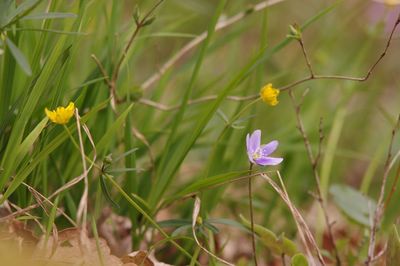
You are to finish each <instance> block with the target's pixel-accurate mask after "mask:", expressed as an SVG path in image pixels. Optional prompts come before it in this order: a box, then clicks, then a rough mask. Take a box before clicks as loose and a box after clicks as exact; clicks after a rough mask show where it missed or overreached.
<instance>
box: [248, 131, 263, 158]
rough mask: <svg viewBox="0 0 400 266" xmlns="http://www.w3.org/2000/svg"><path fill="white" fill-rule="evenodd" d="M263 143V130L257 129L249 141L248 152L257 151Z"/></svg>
mask: <svg viewBox="0 0 400 266" xmlns="http://www.w3.org/2000/svg"><path fill="white" fill-rule="evenodd" d="M260 145H261V130H259V129H257V130H255V131H254V132H253V134H251V136H250V138H249V141H248V143H247V152H248V153H252V154H253V153H255V152H256V150H257V149H258V148H259V147H260Z"/></svg>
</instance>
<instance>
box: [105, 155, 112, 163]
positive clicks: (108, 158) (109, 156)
mask: <svg viewBox="0 0 400 266" xmlns="http://www.w3.org/2000/svg"><path fill="white" fill-rule="evenodd" d="M112 161H113V160H112V157H111V154H109V155H107V156H106V157H104V159H103V163H104V164H107V165H108V164H112Z"/></svg>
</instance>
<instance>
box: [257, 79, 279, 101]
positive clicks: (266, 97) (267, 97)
mask: <svg viewBox="0 0 400 266" xmlns="http://www.w3.org/2000/svg"><path fill="white" fill-rule="evenodd" d="M278 95H279V90H278V89H275V88H274V87H272V84H271V83H268V84H267V85H265V86H264V87H262V88H261V90H260V97H261V99H262V100H263V101H264V102H266V103H267V104H268V105H271V106H275V105H277V104H278V103H279V101H278Z"/></svg>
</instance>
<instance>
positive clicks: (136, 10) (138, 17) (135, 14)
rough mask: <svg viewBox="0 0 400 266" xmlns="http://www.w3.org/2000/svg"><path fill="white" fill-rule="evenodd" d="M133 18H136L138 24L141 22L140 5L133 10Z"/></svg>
mask: <svg viewBox="0 0 400 266" xmlns="http://www.w3.org/2000/svg"><path fill="white" fill-rule="evenodd" d="M132 16H133V19H134V20H135V22H136V24H139V21H140V10H139V6H136V7H135V10H134V11H133V15H132Z"/></svg>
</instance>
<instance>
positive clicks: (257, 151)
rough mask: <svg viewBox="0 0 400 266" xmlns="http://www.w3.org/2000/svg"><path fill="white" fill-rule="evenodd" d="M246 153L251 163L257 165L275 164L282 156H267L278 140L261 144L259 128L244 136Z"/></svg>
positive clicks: (275, 146)
mask: <svg viewBox="0 0 400 266" xmlns="http://www.w3.org/2000/svg"><path fill="white" fill-rule="evenodd" d="M246 145H247V155H248V156H249V160H250V162H251V163H254V164H258V165H277V164H280V163H281V162H282V161H283V158H274V157H269V155H270V154H271V153H273V152H274V151H275V150H276V148H277V147H278V141H277V140H273V141H271V142H270V143H268V144H265V145H261V130H255V131H254V132H253V134H251V135H250V134H247V137H246Z"/></svg>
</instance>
